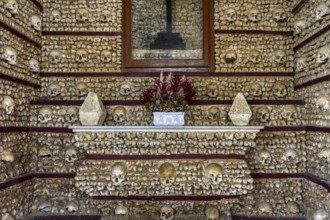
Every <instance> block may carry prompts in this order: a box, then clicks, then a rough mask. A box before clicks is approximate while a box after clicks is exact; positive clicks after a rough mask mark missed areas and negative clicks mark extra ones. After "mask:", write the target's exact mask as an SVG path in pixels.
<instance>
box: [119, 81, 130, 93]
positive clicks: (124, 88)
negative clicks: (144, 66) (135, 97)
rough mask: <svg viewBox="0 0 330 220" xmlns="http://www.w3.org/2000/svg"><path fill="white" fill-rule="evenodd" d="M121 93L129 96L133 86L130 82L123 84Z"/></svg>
mask: <svg viewBox="0 0 330 220" xmlns="http://www.w3.org/2000/svg"><path fill="white" fill-rule="evenodd" d="M119 94H120V95H123V96H128V95H130V94H132V88H131V85H130V84H123V85H121V86H120V90H119Z"/></svg>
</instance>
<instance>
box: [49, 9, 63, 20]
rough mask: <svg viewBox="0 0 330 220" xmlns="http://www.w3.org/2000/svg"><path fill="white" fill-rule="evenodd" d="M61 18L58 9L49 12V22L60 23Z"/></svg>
mask: <svg viewBox="0 0 330 220" xmlns="http://www.w3.org/2000/svg"><path fill="white" fill-rule="evenodd" d="M61 18H62V13H61V11H60V10H58V9H54V10H52V11H51V12H50V15H49V20H50V21H51V22H54V23H56V22H60V21H61Z"/></svg>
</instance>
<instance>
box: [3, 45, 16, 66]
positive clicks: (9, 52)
mask: <svg viewBox="0 0 330 220" xmlns="http://www.w3.org/2000/svg"><path fill="white" fill-rule="evenodd" d="M3 59H4V60H6V61H7V63H9V64H10V65H15V64H16V62H17V51H16V49H14V48H13V47H10V46H6V47H5V48H4V52H3Z"/></svg>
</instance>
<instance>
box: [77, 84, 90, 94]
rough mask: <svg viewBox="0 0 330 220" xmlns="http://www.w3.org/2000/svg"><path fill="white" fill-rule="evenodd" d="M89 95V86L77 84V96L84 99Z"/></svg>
mask: <svg viewBox="0 0 330 220" xmlns="http://www.w3.org/2000/svg"><path fill="white" fill-rule="evenodd" d="M87 94H88V86H87V85H86V84H85V83H78V84H77V96H79V97H82V96H86V95H87Z"/></svg>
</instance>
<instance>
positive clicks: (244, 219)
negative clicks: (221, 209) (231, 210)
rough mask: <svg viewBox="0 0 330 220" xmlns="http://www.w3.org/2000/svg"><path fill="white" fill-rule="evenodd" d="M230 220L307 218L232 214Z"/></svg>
mask: <svg viewBox="0 0 330 220" xmlns="http://www.w3.org/2000/svg"><path fill="white" fill-rule="evenodd" d="M231 218H232V220H307V218H306V217H304V216H295V217H283V216H282V217H276V216H250V215H232V216H231Z"/></svg>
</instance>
